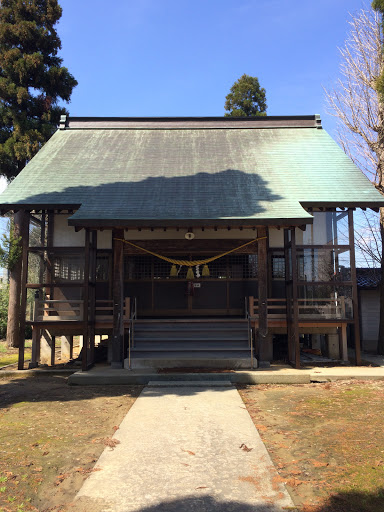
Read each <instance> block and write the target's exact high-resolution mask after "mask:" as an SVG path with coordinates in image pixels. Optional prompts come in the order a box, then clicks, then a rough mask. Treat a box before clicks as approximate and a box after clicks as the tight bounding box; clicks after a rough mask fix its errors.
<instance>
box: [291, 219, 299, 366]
mask: <svg viewBox="0 0 384 512" xmlns="http://www.w3.org/2000/svg"><path fill="white" fill-rule="evenodd" d="M291 251H292V254H291V258H292V338H293V339H292V345H293V357H294V360H293V363H294V366H295V368H300V339H299V303H298V301H297V299H298V293H297V291H298V290H297V283H298V279H297V253H296V231H295V228H292V229H291Z"/></svg>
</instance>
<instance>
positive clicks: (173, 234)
mask: <svg viewBox="0 0 384 512" xmlns="http://www.w3.org/2000/svg"><path fill="white" fill-rule="evenodd" d="M187 232H188V229H185V228H182V229H181V228H180V230H179V231H177V230H176V228H170V229H167V230H166V231H164V229H154V230H153V231H151V230H150V229H142V230H141V231H138V230H136V229H135V230H133V229H132V230H127V231H125V233H124V238H125V239H126V240H184V239H185V237H184V235H185V233H187ZM193 234H194V235H195V239H196V240H207V239H221V240H222V239H227V240H230V239H235V240H236V239H242V238H244V240H253V239H255V238H257V231H256V230H253V229H243V230H240V229H238V228H232V229H230V230H229V231H228V229H218V230H217V231H215V230H214V229H204V231H202V230H201V228H195V229H193Z"/></svg>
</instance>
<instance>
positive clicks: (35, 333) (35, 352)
mask: <svg viewBox="0 0 384 512" xmlns="http://www.w3.org/2000/svg"><path fill="white" fill-rule="evenodd" d="M40 336H41V332H40V329H39V328H38V327H36V326H35V325H34V326H33V327H32V354H31V362H30V363H29V365H28V369H31V368H37V367H38V366H39V361H40Z"/></svg>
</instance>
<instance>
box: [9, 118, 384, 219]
mask: <svg viewBox="0 0 384 512" xmlns="http://www.w3.org/2000/svg"><path fill="white" fill-rule="evenodd" d="M319 126H320V125H319V120H318V117H317V116H303V117H302V118H297V117H276V118H275V117H261V118H250V119H248V118H247V119H242V118H200V119H199V118H198V119H196V118H174V119H170V118H159V119H155V120H154V119H145V118H139V119H132V118H128V119H127V118H125V119H121V118H118V119H109V118H107V119H105V118H100V119H99V118H96V119H93V120H90V119H85V118H77V119H74V120H73V121H70V122H69V123H68V121H64V122H63V123H62V126H61V128H62V129H59V130H58V131H57V132H56V133H55V134H54V135H53V137H52V138H51V139H50V140H49V141H48V142H47V144H46V145H45V146H44V147H43V148H42V150H41V151H39V153H38V154H37V155H36V156H35V157H34V158H33V159H32V160H31V162H29V164H28V165H27V166H26V168H25V169H24V170H23V171H22V172H21V173H20V175H19V176H18V177H17V178H16V179H15V180H14V181H13V182H12V183H11V185H10V186H9V187H8V189H7V190H6V191H5V192H4V193H3V194H2V195H1V196H0V203H1V205H2V206H3V207H6V206H7V205H8V206H9V205H18V206H24V207H37V206H40V207H41V208H44V207H45V208H47V207H53V206H56V207H58V206H60V205H63V206H67V207H68V206H72V207H74V208H79V209H78V211H77V212H76V213H75V214H74V215H73V217H72V219H71V223H73V224H79V225H81V224H84V223H86V222H90V223H92V222H95V223H97V222H98V221H100V220H103V221H107V222H108V221H110V222H111V225H112V224H113V223H114V222H115V221H120V223H122V224H123V223H125V222H126V223H129V222H134V221H137V220H153V221H161V220H163V221H164V220H167V221H175V222H176V221H178V220H183V219H184V220H188V219H190V220H197V221H198V220H201V221H207V220H219V219H222V220H228V219H233V220H236V219H237V220H248V221H254V222H255V223H257V222H265V221H268V220H270V221H272V220H274V221H276V220H277V219H278V220H280V221H281V222H310V220H311V216H310V214H309V213H308V212H306V211H305V210H304V209H303V206H322V205H323V206H380V205H382V204H384V200H383V197H382V196H381V195H380V194H379V193H378V192H377V191H376V190H375V189H374V187H373V186H372V185H371V184H370V183H369V181H368V179H367V178H366V177H365V176H364V175H363V174H362V173H361V172H360V171H359V170H358V169H357V168H356V167H355V165H354V164H353V163H352V162H351V161H350V160H349V159H348V157H347V156H346V155H345V154H344V153H343V151H342V150H341V149H340V148H339V147H338V146H337V144H336V143H335V142H334V141H333V140H332V139H331V138H330V137H329V135H328V134H327V133H326V132H325V131H324V130H322V129H321V128H320V129H319Z"/></svg>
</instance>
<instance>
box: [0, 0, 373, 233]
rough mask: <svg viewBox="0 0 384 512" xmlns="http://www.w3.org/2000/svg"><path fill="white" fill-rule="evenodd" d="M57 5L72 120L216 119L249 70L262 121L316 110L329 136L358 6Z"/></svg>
mask: <svg viewBox="0 0 384 512" xmlns="http://www.w3.org/2000/svg"><path fill="white" fill-rule="evenodd" d="M59 3H60V5H61V6H62V8H63V16H62V18H61V20H60V22H59V24H58V33H59V36H60V38H61V42H62V50H61V56H62V57H63V59H64V65H65V66H67V67H68V69H69V70H70V71H71V73H72V74H73V75H74V76H75V78H76V79H77V81H78V82H79V85H78V86H77V88H76V89H75V90H74V92H73V94H72V101H71V103H70V104H69V105H67V108H68V110H69V112H70V115H72V116H221V115H224V102H225V96H226V95H227V94H228V92H229V89H230V87H231V86H232V85H233V83H234V82H235V81H236V80H237V79H238V78H239V77H240V76H241V75H242V74H244V73H247V74H248V75H252V76H257V77H258V78H259V81H260V83H261V85H262V86H263V87H265V89H266V92H267V103H268V114H269V115H299V114H320V115H321V118H322V120H323V126H324V128H325V129H326V130H327V131H328V132H329V133H330V134H331V135H332V136H334V128H335V120H334V118H332V117H331V116H329V115H327V114H326V112H325V105H324V93H323V86H330V85H331V84H332V82H333V81H334V80H335V79H336V78H337V76H338V69H339V63H340V61H339V53H338V49H337V48H338V47H340V46H342V45H343V43H344V40H345V38H346V35H347V32H348V20H349V19H350V14H349V13H351V14H353V13H355V12H356V11H358V10H360V9H361V8H362V7H364V3H363V2H362V1H361V0H294V1H292V0H291V1H288V0H193V1H192V0H136V1H132V0H111V1H109V2H106V1H105V0H92V1H91V0H77V1H74V0H59ZM365 5H368V6H369V5H370V2H368V3H366V4H365ZM4 222H5V220H3V221H2V222H1V221H0V232H1V228H3V229H4V227H3V226H4Z"/></svg>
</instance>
